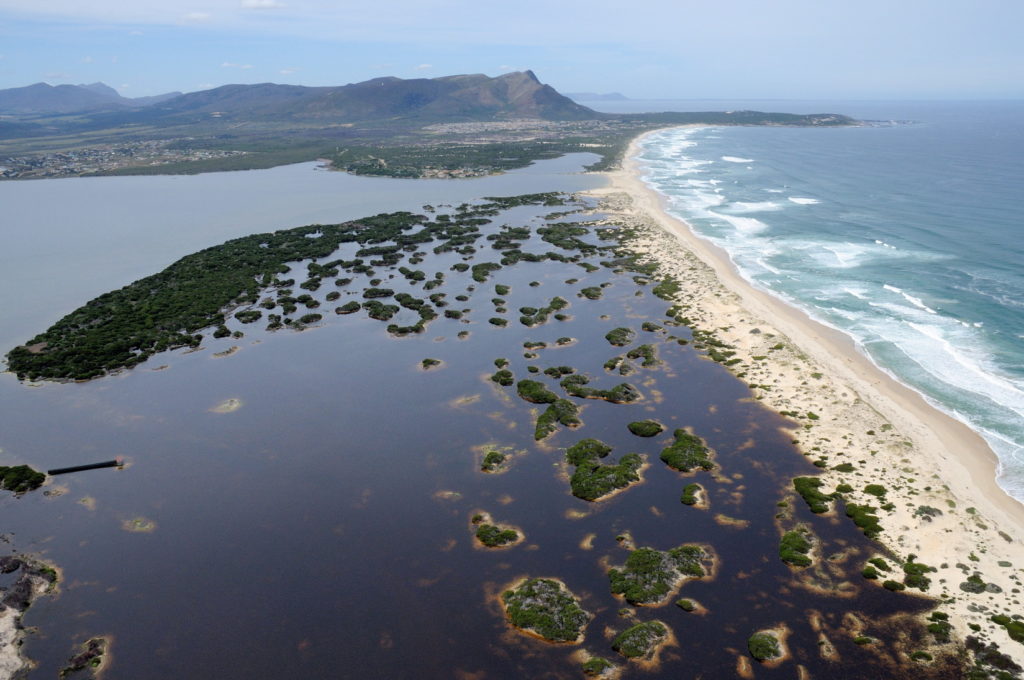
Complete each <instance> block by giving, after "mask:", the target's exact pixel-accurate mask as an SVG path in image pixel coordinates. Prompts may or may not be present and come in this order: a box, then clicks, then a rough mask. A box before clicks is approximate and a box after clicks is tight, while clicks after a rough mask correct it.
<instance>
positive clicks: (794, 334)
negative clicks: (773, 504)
mask: <svg viewBox="0 0 1024 680" xmlns="http://www.w3.org/2000/svg"><path fill="white" fill-rule="evenodd" d="M638 143H639V138H638V139H637V140H634V142H633V144H632V145H631V146H630V148H629V150H628V151H627V153H626V157H625V160H624V162H623V166H622V169H621V170H618V171H614V172H609V173H606V174H607V176H608V179H609V184H608V186H607V187H605V188H603V189H599V190H595V191H593V192H591V195H594V196H597V197H599V198H600V199H601V200H602V205H603V207H604V209H605V210H607V211H609V212H610V213H612V215H611V218H610V220H609V221H610V222H618V223H624V224H627V225H629V226H632V227H634V228H635V229H636V230H637V233H638V238H637V239H636V241H634V242H632V243H631V247H632V248H633V249H634V250H635V251H636V252H639V253H642V254H645V255H646V256H647V257H649V258H650V259H652V260H655V261H657V262H658V263H659V264H660V265H661V270H662V273H663V274H671V275H673V276H675V277H676V278H677V279H678V280H679V282H680V283H681V285H682V290H681V292H680V293H679V295H678V296H677V297H678V300H679V302H680V304H682V305H684V306H685V307H686V308H685V311H684V314H685V315H686V316H688V317H689V318H690V319H691V320H693V322H694V325H695V326H696V327H697V328H700V329H703V330H713V331H715V333H716V334H717V337H718V338H719V339H720V340H722V341H724V342H726V343H728V344H730V345H733V346H734V350H735V352H736V355H735V356H736V358H739V359H741V361H740V362H738V363H736V364H735V365H733V366H731V367H730V370H732V371H733V372H734V373H736V374H737V375H738V376H739V377H741V378H742V379H743V380H744V381H745V382H746V383H748V384H750V385H751V386H752V390H753V394H754V397H755V398H756V399H758V400H761V401H762V403H764V404H765V405H766V406H768V407H770V408H772V409H774V410H776V411H779V412H783V413H784V414H790V415H791V417H792V420H793V430H792V431H791V432H792V438H793V440H794V441H795V442H796V443H797V444H798V446H799V448H800V450H801V451H802V452H803V453H804V454H805V455H807V456H808V457H809V458H810V459H811V460H814V461H821V462H819V463H818V464H819V465H820V466H823V468H822V480H823V482H824V486H823V487H822V490H823V491H825V492H826V493H828V492H831V491H832V490H833V489H835V487H836V485H838V484H843V483H845V484H849V485H850V486H852V487H853V488H854V491H853V492H850V493H846V494H844V495H845V497H846V498H847V499H848V500H850V501H852V502H856V503H867V504H871V505H874V506H876V507H878V506H881V505H884V506H885V508H888V510H886V509H881V510H879V512H878V515H879V518H880V521H881V525H882V527H883V529H884V531H883V533H882V534H881V535H880V536H879V539H878V540H879V543H880V548H884V549H888V550H889V551H891V552H892V557H893V558H896V559H899V560H900V561H901V562H903V561H906V560H907V559H908V558H909V556H910V555H915V556H916V561H917V562H921V563H924V564H927V565H929V566H931V567H935V568H936V570H937V571H936V572H934V573H930V574H929V575H928V576H929V577H930V578H931V580H932V583H931V587H930V588H929V590H928V591H927V595H929V596H932V597H935V598H938V599H939V601H937V605H938V606H939V610H940V611H943V612H945V613H947V614H949V617H950V622H951V623H952V624H953V628H954V631H955V633H954V634H955V636H956V637H957V638H959V639H960V640H963V639H964V638H965V637H966V636H967V635H971V634H974V635H979V633H977V632H973V633H972V630H971V628H970V627H969V625H970V624H973V625H974V626H980V631H981V633H980V635H983V636H984V637H987V638H988V639H989V640H992V641H994V642H996V643H997V644H998V645H999V647H1000V650H1001V651H1002V652H1004V653H1005V654H1008V655H1010V656H1012V657H1013V658H1014V659H1015V660H1016V661H1017V662H1018V663H1021V664H1022V665H1024V646H1022V645H1021V644H1020V643H1017V642H1015V641H1013V640H1011V639H1010V638H1009V636H1008V635H1007V634H1006V631H1005V629H1004V628H1003V627H1001V626H998V625H996V624H994V623H992V622H990V620H989V619H990V617H991V616H992V615H993V614H1006V615H1011V616H1012V615H1013V614H1014V613H1016V612H1015V610H1014V609H1013V607H1017V606H1019V604H1018V602H1019V600H1018V598H1017V593H1019V592H1020V591H1019V590H1018V589H1019V588H1021V587H1022V586H1021V582H1020V578H1019V576H1018V569H1019V567H1020V566H1022V565H1024V542H1022V539H1024V505H1022V504H1021V503H1020V502H1018V501H1016V500H1014V499H1013V498H1011V497H1009V496H1008V495H1007V494H1006V493H1005V492H1004V491H1003V490H1002V489H1001V488H1000V487H999V486H998V484H997V483H996V473H997V467H996V466H997V464H998V461H997V459H996V456H995V454H994V453H993V452H992V451H991V449H990V448H989V447H988V445H987V444H986V442H985V441H984V440H983V439H982V438H981V437H980V436H979V435H978V434H977V433H975V432H974V431H972V430H971V429H969V428H968V427H967V426H966V425H964V424H963V423H961V422H959V421H957V420H955V419H954V418H952V417H950V416H948V415H946V414H945V413H943V412H941V411H939V410H938V409H936V408H935V407H933V406H931V405H930V404H929V403H928V402H927V401H926V400H925V399H924V398H923V397H922V396H921V395H920V394H919V393H917V392H915V391H914V390H912V389H910V388H908V387H906V386H904V385H902V384H901V383H899V382H897V381H896V380H894V379H893V378H891V377H890V376H889V375H888V374H886V373H885V372H884V371H882V370H881V369H880V368H879V367H878V366H876V365H875V364H874V363H873V362H872V361H871V360H870V359H869V358H867V357H866V356H865V355H864V354H863V353H861V352H860V351H859V350H858V349H857V347H856V346H855V344H854V342H853V341H852V340H851V339H850V338H849V337H847V336H846V335H844V334H842V333H840V332H838V331H836V330H834V329H832V328H829V327H827V326H825V325H823V324H821V323H818V322H816V321H814V320H813V319H811V318H810V317H809V316H807V315H806V314H805V313H803V312H802V311H800V310H798V309H796V308H794V307H791V306H789V305H788V304H786V303H784V302H783V301H781V300H780V299H778V298H776V297H774V296H772V295H770V294H768V293H765V292H764V291H761V290H758V289H756V288H754V287H753V286H752V285H751V284H750V283H748V282H747V281H746V280H745V279H743V278H742V276H740V274H739V273H738V272H737V270H736V268H735V267H734V266H733V264H732V262H731V261H730V259H729V257H728V255H727V254H726V253H725V252H724V251H723V250H721V249H720V248H718V247H716V246H714V245H713V244H712V243H710V242H708V241H706V240H704V239H702V238H700V237H698V236H696V235H695V234H694V232H693V231H692V230H691V229H690V228H689V226H688V225H687V224H686V223H685V222H683V221H681V220H679V219H677V218H675V217H673V216H672V215H670V214H669V213H668V212H667V211H666V209H665V206H664V203H663V199H662V197H661V196H660V195H659V194H657V193H656V192H654V191H653V190H651V189H650V188H649V187H647V185H646V184H644V182H643V181H642V179H641V177H640V168H639V167H638V164H637V162H636V161H635V160H634V158H635V156H636V151H637V144H638ZM844 463H848V464H851V466H852V470H851V471H849V472H840V471H837V470H834V469H832V468H833V467H834V466H837V465H842V464H844ZM844 467H845V466H844ZM867 484H881V485H883V486H884V487H885V489H886V493H885V496H884V498H882V499H879V498H878V497H876V496H873V495H869V494H867V493H865V492H864V491H863V489H864V487H865V485H867ZM796 500H797V502H800V503H802V501H801V500H800V499H799V498H797V499H796ZM843 521H847V520H845V518H843ZM884 549H881V550H880V551H879V554H884V553H885V550H884ZM899 571H900V570H899V566H898V565H897V566H896V567H895V569H894V571H893V573H892V575H891V576H886V575H883V576H882V579H884V578H895V579H897V580H899V579H901V578H902V574H900V573H898V572H899ZM975 574H977V575H978V576H980V578H981V579H982V581H984V583H985V584H991V585H989V586H988V587H987V589H983V590H982V592H980V593H971V592H967V591H965V590H963V589H961V587H960V586H961V584H964V583H965V582H966V581H967V579H968V577H971V576H972V575H975ZM882 579H879V581H878V582H877V583H878V586H877V587H881V585H880V583H881V580H882ZM975 583H977V580H976V579H975ZM858 585H860V584H858ZM864 585H865V587H875V586H874V585H873V584H872V583H871V582H864ZM915 592H916V591H915Z"/></svg>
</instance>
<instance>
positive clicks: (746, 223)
mask: <svg viewBox="0 0 1024 680" xmlns="http://www.w3.org/2000/svg"><path fill="white" fill-rule="evenodd" d="M708 212H709V213H711V214H712V215H713V216H715V217H718V218H720V219H723V220H725V221H726V222H728V223H729V224H731V225H732V226H733V227H735V228H736V231H738V232H740V233H741V234H745V235H752V234H759V233H761V232H762V231H764V230H765V229H767V228H768V225H767V224H765V223H764V222H762V221H761V220H758V219H755V218H753V217H739V216H738V215H727V214H725V213H720V212H715V211H714V210H709V211H708Z"/></svg>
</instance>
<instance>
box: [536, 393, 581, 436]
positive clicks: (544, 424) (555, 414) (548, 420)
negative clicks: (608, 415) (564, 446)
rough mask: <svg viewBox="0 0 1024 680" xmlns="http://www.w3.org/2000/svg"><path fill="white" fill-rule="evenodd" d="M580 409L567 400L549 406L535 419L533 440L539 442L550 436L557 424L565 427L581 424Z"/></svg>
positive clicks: (560, 400)
mask: <svg viewBox="0 0 1024 680" xmlns="http://www.w3.org/2000/svg"><path fill="white" fill-rule="evenodd" d="M579 414H580V409H579V407H578V406H576V404H574V403H572V402H571V401H569V400H568V399H559V400H558V401H556V402H555V403H553V404H551V405H550V406H548V407H547V409H545V410H544V412H543V413H541V414H540V415H539V416H538V417H537V426H536V428H535V429H534V433H533V438H534V439H535V440H537V441H540V440H542V439H544V438H545V437H547V436H548V435H550V434H552V433H553V432H554V431H555V430H556V429H557V426H558V425H559V424H562V425H564V426H565V427H576V426H577V425H580V424H581V421H580V418H579Z"/></svg>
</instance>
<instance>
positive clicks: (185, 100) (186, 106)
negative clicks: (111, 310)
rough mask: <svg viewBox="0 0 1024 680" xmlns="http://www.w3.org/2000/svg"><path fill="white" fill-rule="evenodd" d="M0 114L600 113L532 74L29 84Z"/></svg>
mask: <svg viewBox="0 0 1024 680" xmlns="http://www.w3.org/2000/svg"><path fill="white" fill-rule="evenodd" d="M0 114H8V115H18V116H36V117H45V116H55V115H65V114H86V115H89V116H90V118H92V119H93V121H94V122H96V123H104V124H125V123H131V122H140V123H141V122H145V123H147V124H153V123H157V124H179V123H194V122H198V121H200V120H203V119H225V118H226V119H240V120H241V119H244V120H249V121H281V122H285V121H287V122H294V121H301V120H308V121H319V122H324V121H327V120H330V121H334V122H350V123H362V122H370V121H381V120H387V121H397V120H409V121H410V122H429V121H435V120H437V121H440V120H444V121H481V120H507V119H517V118H520V119H521V118H532V119H542V120H592V119H597V118H601V117H602V114H599V113H597V112H596V111H593V110H592V109H589V108H587V107H585V106H582V105H580V104H577V103H576V102H574V101H572V100H571V99H569V98H568V97H565V96H563V95H561V94H559V93H558V92H557V91H555V89H554V88H552V87H551V86H550V85H545V84H543V83H541V82H540V81H539V80H538V79H537V76H536V75H534V73H533V72H532V71H519V72H515V73H507V74H505V75H501V76H498V77H494V78H492V77H489V76H486V75H482V74H473V75H455V76H446V77H441V78H415V79H408V80H403V79H401V78H375V79H373V80H367V81H364V82H361V83H353V84H349V85H342V86H338V87H305V86H299V85H278V84H274V83H260V84H255V85H224V86H222V87H217V88H213V89H210V90H203V91H200V92H191V93H188V94H181V93H178V92H173V93H168V94H165V95H158V96H156V97H139V98H135V99H130V98H126V97H122V96H120V95H119V94H118V93H117V91H115V90H114V89H113V88H111V87H108V86H107V85H104V84H103V83H93V84H91V85H58V86H51V85H47V84H46V83H36V84H35V85H29V86H28V87H20V88H12V89H7V90H0Z"/></svg>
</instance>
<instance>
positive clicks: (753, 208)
mask: <svg viewBox="0 0 1024 680" xmlns="http://www.w3.org/2000/svg"><path fill="white" fill-rule="evenodd" d="M781 209H782V206H780V205H779V204H778V203H773V202H772V201H754V202H746V201H736V202H735V203H730V204H729V206H728V210H729V212H731V213H733V214H741V215H742V214H745V213H753V212H770V211H773V210H781Z"/></svg>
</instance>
